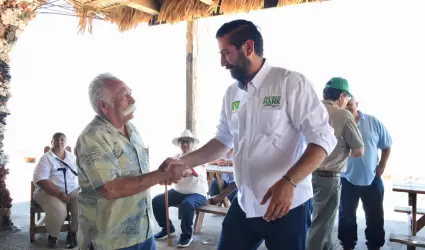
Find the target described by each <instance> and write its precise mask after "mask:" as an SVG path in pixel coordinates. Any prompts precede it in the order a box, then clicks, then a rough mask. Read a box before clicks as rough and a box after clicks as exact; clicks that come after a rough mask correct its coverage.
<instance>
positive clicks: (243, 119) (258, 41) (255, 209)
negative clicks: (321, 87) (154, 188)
mask: <svg viewBox="0 0 425 250" xmlns="http://www.w3.org/2000/svg"><path fill="white" fill-rule="evenodd" d="M216 38H217V40H218V45H219V48H220V53H221V65H222V66H223V67H226V69H228V70H230V73H231V75H232V77H233V78H234V79H236V80H237V82H236V83H234V84H232V85H231V86H229V88H228V89H227V91H226V94H225V96H224V99H223V106H222V111H221V115H220V122H219V125H218V127H217V134H216V136H215V138H213V139H212V140H210V141H209V142H208V143H206V144H205V145H204V146H203V147H201V148H200V149H198V150H195V151H193V152H191V153H189V154H187V155H184V156H183V157H181V158H180V159H171V158H169V159H167V160H165V161H164V163H163V164H161V166H160V169H164V170H166V171H169V170H171V169H174V168H184V167H188V168H191V167H193V166H197V165H200V164H203V163H205V162H211V161H213V160H215V159H218V158H220V157H221V156H222V155H224V154H225V153H226V152H227V151H228V150H229V149H230V148H232V147H233V151H234V152H233V163H234V175H235V181H236V184H237V187H238V196H237V199H234V200H233V202H232V205H231V206H230V208H229V211H228V213H227V215H226V217H225V219H224V221H223V228H222V232H221V237H220V242H219V244H218V247H217V249H218V250H228V249H232V250H245V249H256V248H258V246H259V245H260V244H261V243H262V241H263V240H265V244H266V247H267V249H269V250H281V249H285V250H304V249H305V248H306V236H307V232H308V227H309V224H310V220H311V218H310V216H311V214H310V213H311V212H310V206H311V201H310V200H311V198H312V196H313V190H312V184H311V173H312V172H313V171H314V170H315V169H316V168H317V167H318V165H319V164H320V163H321V162H322V161H323V160H324V159H325V158H326V156H327V155H328V154H330V153H331V152H332V150H333V149H334V147H335V145H336V138H335V136H334V131H333V129H332V127H331V126H330V125H329V123H328V122H329V117H328V112H327V111H326V109H325V107H324V105H323V104H322V103H321V101H320V100H319V98H318V96H317V94H316V92H315V91H314V89H313V87H312V85H311V83H310V82H309V81H308V80H307V79H306V78H305V76H303V75H302V74H300V73H297V72H294V71H290V70H286V69H283V68H278V67H273V66H270V65H269V64H268V63H267V62H266V60H265V58H264V57H263V38H262V36H261V34H260V32H259V31H258V29H257V27H256V26H255V25H254V24H253V23H252V22H250V21H246V20H235V21H232V22H229V23H225V24H224V25H223V26H221V28H220V29H219V30H218V31H217V34H216Z"/></svg>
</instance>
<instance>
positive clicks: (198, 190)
mask: <svg viewBox="0 0 425 250" xmlns="http://www.w3.org/2000/svg"><path fill="white" fill-rule="evenodd" d="M181 156H183V155H182V154H178V155H176V156H175V157H176V158H180V157H181ZM192 172H195V173H196V174H197V175H198V176H195V175H194V174H193V175H189V176H186V177H184V178H183V179H181V180H180V181H179V182H178V183H177V184H175V186H174V190H176V191H177V192H179V193H182V194H200V195H203V196H205V197H207V192H208V180H207V170H206V168H205V166H204V165H202V166H197V167H194V168H192Z"/></svg>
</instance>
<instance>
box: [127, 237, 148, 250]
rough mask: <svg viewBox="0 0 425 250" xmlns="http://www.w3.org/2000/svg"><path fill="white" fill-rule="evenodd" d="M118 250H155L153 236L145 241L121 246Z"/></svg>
mask: <svg viewBox="0 0 425 250" xmlns="http://www.w3.org/2000/svg"><path fill="white" fill-rule="evenodd" d="M119 250H156V245H155V241H154V240H153V237H151V238H149V239H147V240H146V241H144V242H142V243H139V244H136V245H134V246H131V247H126V248H121V249H119Z"/></svg>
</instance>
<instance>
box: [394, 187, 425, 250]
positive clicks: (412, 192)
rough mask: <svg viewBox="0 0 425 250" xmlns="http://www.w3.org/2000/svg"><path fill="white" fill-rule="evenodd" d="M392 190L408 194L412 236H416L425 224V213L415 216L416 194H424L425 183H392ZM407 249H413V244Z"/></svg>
mask: <svg viewBox="0 0 425 250" xmlns="http://www.w3.org/2000/svg"><path fill="white" fill-rule="evenodd" d="M393 191H394V192H402V193H407V194H408V195H409V198H408V199H409V200H408V202H409V206H411V207H412V236H416V233H417V232H419V231H420V230H421V229H422V228H423V227H424V226H425V215H422V216H421V217H420V218H419V219H416V218H417V209H418V204H417V196H418V194H425V185H423V184H417V183H402V184H394V185H393ZM408 249H415V247H414V246H412V247H410V246H409V247H408Z"/></svg>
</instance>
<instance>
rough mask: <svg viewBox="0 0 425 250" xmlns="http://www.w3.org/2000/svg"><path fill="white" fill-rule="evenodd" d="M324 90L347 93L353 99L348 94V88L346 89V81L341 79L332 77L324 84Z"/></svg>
mask: <svg viewBox="0 0 425 250" xmlns="http://www.w3.org/2000/svg"><path fill="white" fill-rule="evenodd" d="M325 88H333V89H339V90H341V91H344V92H347V94H349V95H350V96H351V97H353V95H352V94H351V93H350V88H349V87H348V81H347V79H344V78H342V77H332V78H331V79H330V80H329V81H328V82H327V83H326V86H325Z"/></svg>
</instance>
